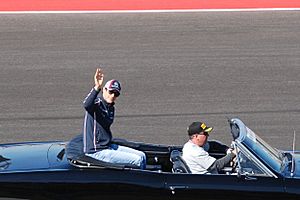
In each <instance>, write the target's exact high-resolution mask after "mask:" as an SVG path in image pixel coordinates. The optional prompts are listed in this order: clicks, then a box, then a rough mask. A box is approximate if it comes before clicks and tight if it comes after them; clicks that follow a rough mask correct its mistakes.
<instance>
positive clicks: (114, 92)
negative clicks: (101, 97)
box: [108, 90, 120, 97]
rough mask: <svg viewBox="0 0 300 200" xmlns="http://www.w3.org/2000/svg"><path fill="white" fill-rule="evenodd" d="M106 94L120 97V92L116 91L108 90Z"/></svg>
mask: <svg viewBox="0 0 300 200" xmlns="http://www.w3.org/2000/svg"><path fill="white" fill-rule="evenodd" d="M108 93H109V94H114V95H115V97H118V96H120V92H118V91H116V90H108Z"/></svg>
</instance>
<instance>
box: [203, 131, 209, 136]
mask: <svg viewBox="0 0 300 200" xmlns="http://www.w3.org/2000/svg"><path fill="white" fill-rule="evenodd" d="M201 135H205V136H209V134H208V133H206V132H203V133H202V134H201Z"/></svg>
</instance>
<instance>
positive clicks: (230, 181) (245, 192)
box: [166, 174, 284, 200]
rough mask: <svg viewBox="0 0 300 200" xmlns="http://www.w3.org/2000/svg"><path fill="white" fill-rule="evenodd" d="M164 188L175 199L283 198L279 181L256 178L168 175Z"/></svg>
mask: <svg viewBox="0 0 300 200" xmlns="http://www.w3.org/2000/svg"><path fill="white" fill-rule="evenodd" d="M166 189H168V190H169V191H170V196H173V197H174V198H175V199H194V198H195V197H199V198H200V197H201V199H202V198H205V199H220V200H224V199H226V198H229V197H230V199H242V198H248V199H249V198H256V197H259V198H263V197H265V198H269V197H274V195H277V196H283V195H284V190H283V183H282V179H281V178H274V177H268V176H257V175H251V176H250V175H237V174H234V175H226V174H206V175H201V174H169V175H168V176H167V181H166Z"/></svg>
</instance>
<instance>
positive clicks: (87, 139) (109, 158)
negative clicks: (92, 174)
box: [66, 68, 146, 169]
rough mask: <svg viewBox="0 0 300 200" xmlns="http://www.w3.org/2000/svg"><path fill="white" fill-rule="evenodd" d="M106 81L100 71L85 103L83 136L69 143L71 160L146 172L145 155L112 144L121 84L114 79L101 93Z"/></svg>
mask: <svg viewBox="0 0 300 200" xmlns="http://www.w3.org/2000/svg"><path fill="white" fill-rule="evenodd" d="M103 79H104V74H103V72H102V70H101V69H99V68H98V69H97V70H96V73H95V75H94V82H95V86H94V87H93V88H92V90H91V91H90V93H89V94H88V95H87V97H86V98H85V99H84V101H83V107H84V109H85V117H84V124H83V130H82V134H80V135H78V136H77V137H75V138H74V139H72V140H71V141H70V142H69V143H68V146H67V148H66V149H67V155H68V158H71V159H72V158H73V157H76V156H80V155H86V156H90V157H92V158H95V159H97V160H101V161H104V162H109V163H118V164H125V165H126V164H130V165H135V166H137V167H139V168H141V169H144V168H145V166H146V155H145V153H144V152H141V151H138V150H135V149H132V148H129V147H125V146H121V145H118V144H113V143H111V141H112V133H111V130H110V127H111V125H112V123H113V121H114V115H115V107H114V104H115V101H116V99H117V98H118V97H119V96H120V92H121V84H120V82H119V81H118V80H115V79H113V80H110V81H107V82H106V84H105V85H104V87H103V89H102V84H103ZM100 91H102V93H100Z"/></svg>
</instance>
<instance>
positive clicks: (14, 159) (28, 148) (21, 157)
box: [0, 142, 54, 172]
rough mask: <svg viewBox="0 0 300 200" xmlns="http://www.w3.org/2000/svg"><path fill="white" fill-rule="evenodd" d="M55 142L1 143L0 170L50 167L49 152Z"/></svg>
mask: <svg viewBox="0 0 300 200" xmlns="http://www.w3.org/2000/svg"><path fill="white" fill-rule="evenodd" d="M53 144H54V143H53V142H39V143H17V144H4V145H0V172H4V171H6V172H9V171H28V170H40V169H45V168H49V166H50V163H49V161H48V152H49V149H50V148H51V146H52V145H53Z"/></svg>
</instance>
